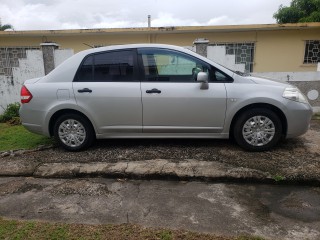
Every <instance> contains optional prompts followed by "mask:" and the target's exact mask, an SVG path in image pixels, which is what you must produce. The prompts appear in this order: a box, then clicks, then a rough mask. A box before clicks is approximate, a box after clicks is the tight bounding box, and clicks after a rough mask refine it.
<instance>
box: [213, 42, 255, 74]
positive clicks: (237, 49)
mask: <svg viewBox="0 0 320 240" xmlns="http://www.w3.org/2000/svg"><path fill="white" fill-rule="evenodd" d="M210 46H225V47H226V55H235V57H236V59H235V60H236V62H235V63H236V64H245V71H246V72H252V71H253V63H254V60H253V57H254V50H255V44H254V43H253V42H246V43H214V44H210Z"/></svg>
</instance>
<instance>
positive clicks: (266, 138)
mask: <svg viewBox="0 0 320 240" xmlns="http://www.w3.org/2000/svg"><path fill="white" fill-rule="evenodd" d="M233 132H234V139H235V140H236V142H237V143H238V144H239V145H240V146H241V147H243V148H244V149H246V150H249V151H265V150H268V149H270V148H272V147H273V146H275V145H276V144H277V143H278V142H279V140H280V139H281V136H282V123H281V121H280V118H279V117H278V116H277V114H276V113H274V112H273V111H271V110H269V109H263V108H254V109H249V110H247V111H245V112H244V113H242V114H241V115H240V117H239V118H238V119H237V120H236V123H235V125H234V131H233Z"/></svg>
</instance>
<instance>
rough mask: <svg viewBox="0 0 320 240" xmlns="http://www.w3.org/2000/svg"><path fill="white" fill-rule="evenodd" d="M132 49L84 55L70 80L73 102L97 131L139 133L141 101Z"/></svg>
mask: <svg viewBox="0 0 320 240" xmlns="http://www.w3.org/2000/svg"><path fill="white" fill-rule="evenodd" d="M136 65H137V54H136V50H116V51H108V52H100V53H95V54H92V55H89V56H87V57H86V58H85V59H84V60H83V63H82V64H81V66H80V68H79V70H78V72H77V74H76V77H75V79H74V82H73V89H74V93H75V97H76V101H77V104H78V105H79V107H80V108H81V109H83V111H84V112H86V113H87V114H88V115H89V117H90V119H92V120H93V121H94V124H95V126H96V128H97V129H98V133H99V134H114V133H139V132H140V133H141V132H142V104H141V89H140V81H139V79H138V75H137V67H136Z"/></svg>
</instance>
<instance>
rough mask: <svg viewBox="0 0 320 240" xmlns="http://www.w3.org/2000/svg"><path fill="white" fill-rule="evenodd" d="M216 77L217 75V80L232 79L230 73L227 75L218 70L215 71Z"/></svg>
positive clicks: (227, 80) (228, 80) (226, 80)
mask: <svg viewBox="0 0 320 240" xmlns="http://www.w3.org/2000/svg"><path fill="white" fill-rule="evenodd" d="M214 77H215V81H217V82H230V81H232V78H231V77H229V76H228V75H226V74H224V73H222V72H220V71H218V70H215V71H214Z"/></svg>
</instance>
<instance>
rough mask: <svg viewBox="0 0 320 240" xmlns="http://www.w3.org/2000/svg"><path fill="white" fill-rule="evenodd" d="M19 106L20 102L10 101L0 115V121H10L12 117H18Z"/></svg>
mask: <svg viewBox="0 0 320 240" xmlns="http://www.w3.org/2000/svg"><path fill="white" fill-rule="evenodd" d="M19 108H20V103H17V102H16V103H11V104H9V105H8V106H7V108H6V110H4V113H3V114H2V115H0V122H8V121H12V120H13V119H15V121H16V119H17V118H19Z"/></svg>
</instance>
